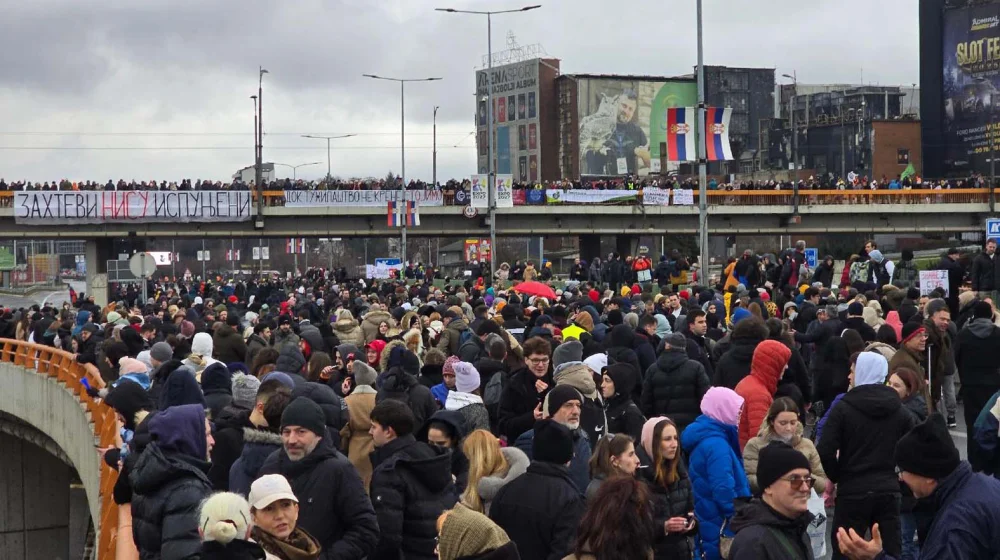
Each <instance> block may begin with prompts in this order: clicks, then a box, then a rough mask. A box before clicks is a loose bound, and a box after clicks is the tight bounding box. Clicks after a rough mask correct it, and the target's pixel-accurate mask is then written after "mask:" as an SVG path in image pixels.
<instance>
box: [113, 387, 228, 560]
mask: <svg viewBox="0 0 1000 560" xmlns="http://www.w3.org/2000/svg"><path fill="white" fill-rule="evenodd" d="M146 421H147V422H148V424H149V435H150V437H151V442H150V443H149V444H148V445H146V447H145V449H144V450H143V451H142V453H141V454H140V455H139V457H138V459H137V460H136V462H135V465H134V467H133V468H132V469H131V472H130V473H129V483H130V484H131V486H132V490H133V496H132V536H133V539H134V541H135V546H136V548H137V549H138V551H139V555H140V557H142V558H197V557H198V552H199V550H200V549H201V538H200V536H199V534H198V516H197V511H198V507H199V505H200V504H201V502H202V501H203V500H204V499H205V498H207V497H208V496H209V495H210V494H211V493H212V484H211V482H209V480H208V476H207V472H208V468H209V462H208V458H209V453H210V452H211V450H212V446H213V445H214V444H215V441H214V440H213V439H212V427H211V425H210V424H209V423H208V419H206V418H205V411H204V409H203V408H202V407H201V406H200V405H193V404H189V405H181V406H175V407H171V408H170V409H168V410H163V411H160V412H158V413H156V414H154V415H152V416H151V417H150V418H148V419H147V420H146Z"/></svg>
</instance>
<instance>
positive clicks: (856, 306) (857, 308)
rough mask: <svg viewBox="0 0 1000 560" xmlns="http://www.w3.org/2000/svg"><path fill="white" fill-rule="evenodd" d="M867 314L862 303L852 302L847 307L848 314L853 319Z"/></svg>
mask: <svg viewBox="0 0 1000 560" xmlns="http://www.w3.org/2000/svg"><path fill="white" fill-rule="evenodd" d="M864 312H865V306H864V305H861V302H860V301H855V302H852V303H851V304H850V305H848V306H847V314H848V315H850V316H851V317H858V316H860V315H861V314H862V313H864Z"/></svg>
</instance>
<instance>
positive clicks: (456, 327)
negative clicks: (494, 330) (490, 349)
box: [435, 317, 476, 356]
mask: <svg viewBox="0 0 1000 560" xmlns="http://www.w3.org/2000/svg"><path fill="white" fill-rule="evenodd" d="M468 330H469V323H467V322H466V321H465V319H464V318H463V317H458V318H456V319H452V320H451V321H449V322H448V326H446V327H445V328H444V330H443V331H441V337H440V338H438V341H437V345H436V346H435V347H436V348H437V349H438V350H440V351H442V352H444V353H445V355H446V356H457V355H458V350H459V348H460V347H461V345H462V334H463V333H464V332H466V331H468ZM471 337H472V338H475V337H476V335H475V334H474V333H473V334H471Z"/></svg>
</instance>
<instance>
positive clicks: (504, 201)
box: [493, 174, 514, 208]
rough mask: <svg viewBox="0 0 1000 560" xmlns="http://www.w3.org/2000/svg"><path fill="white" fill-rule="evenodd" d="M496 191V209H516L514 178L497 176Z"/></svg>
mask: <svg viewBox="0 0 1000 560" xmlns="http://www.w3.org/2000/svg"><path fill="white" fill-rule="evenodd" d="M495 185H496V190H495V191H493V192H494V193H495V196H496V197H497V199H496V207H497V208H513V207H514V177H513V176H511V175H500V174H497V176H496V183H495Z"/></svg>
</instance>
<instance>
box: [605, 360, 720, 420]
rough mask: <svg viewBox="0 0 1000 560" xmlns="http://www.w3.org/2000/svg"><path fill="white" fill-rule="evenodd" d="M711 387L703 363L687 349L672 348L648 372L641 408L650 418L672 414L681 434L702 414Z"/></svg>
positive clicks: (640, 403)
mask: <svg viewBox="0 0 1000 560" xmlns="http://www.w3.org/2000/svg"><path fill="white" fill-rule="evenodd" d="M711 386H712V384H711V382H710V381H709V379H708V374H707V373H705V367H704V366H703V365H701V364H700V363H699V362H696V361H694V360H692V359H690V358H688V355H687V352H686V351H685V349H684V348H671V349H670V350H669V351H666V352H664V353H662V354H660V357H659V358H657V359H656V363H655V364H654V365H653V367H651V368H649V370H647V371H646V380H645V381H644V382H643V384H642V397H641V398H640V401H639V409H640V410H641V411H642V414H643V415H645V416H646V418H652V417H654V416H669V417H670V418H671V419H672V420H673V421H674V423H675V424H677V431H678V433H680V432H683V431H684V428H686V427H687V426H688V425H689V424H690V423H691V422H694V419H695V418H697V417H698V415H699V414H700V413H701V399H702V397H704V396H705V392H706V391H708V389H709V387H711ZM616 389H617V386H616Z"/></svg>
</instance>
